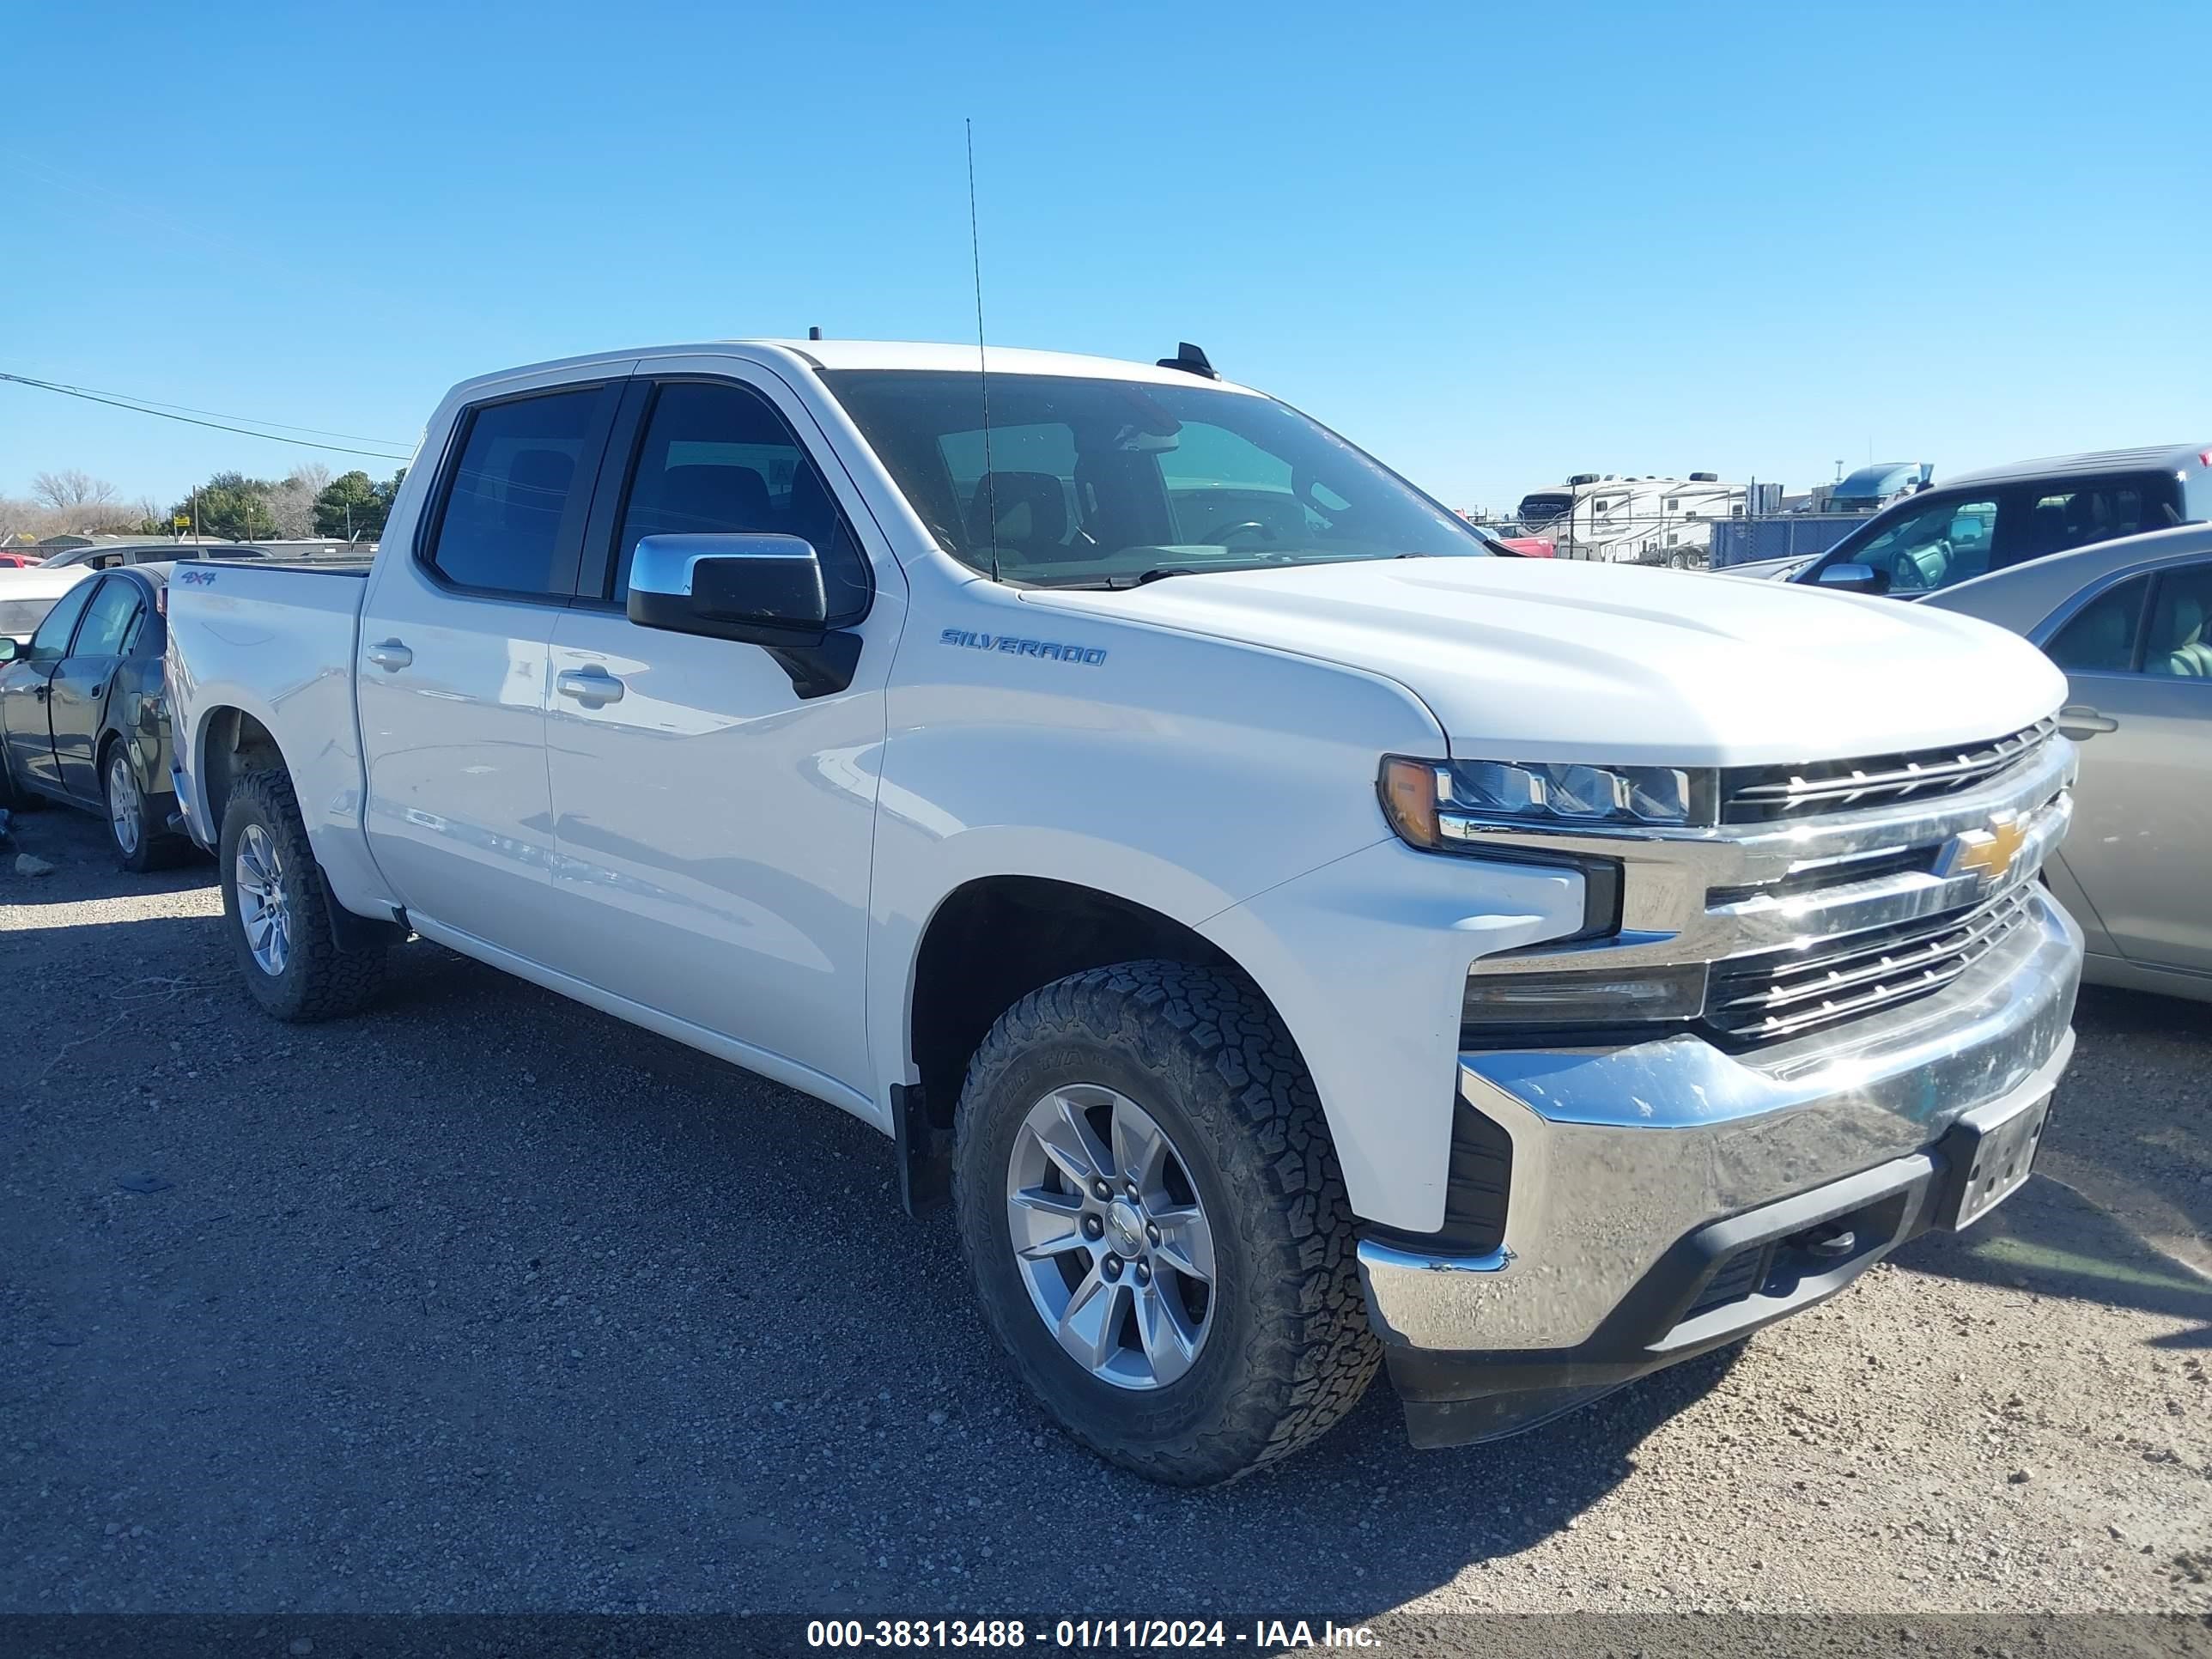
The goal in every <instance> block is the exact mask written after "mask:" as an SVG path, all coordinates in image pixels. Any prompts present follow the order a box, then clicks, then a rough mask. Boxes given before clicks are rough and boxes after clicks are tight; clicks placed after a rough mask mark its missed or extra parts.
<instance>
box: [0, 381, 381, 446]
mask: <svg viewBox="0 0 2212 1659" xmlns="http://www.w3.org/2000/svg"><path fill="white" fill-rule="evenodd" d="M15 378H17V377H15V376H13V375H10V376H9V379H11V380H13V379H15ZM50 384H52V386H54V387H55V388H56V389H57V390H59V391H64V392H83V393H85V394H86V395H87V396H88V397H94V398H120V399H122V400H123V401H124V402H125V403H128V404H144V405H145V406H146V407H147V408H149V409H180V410H183V411H184V412H185V414H187V415H205V416H209V417H210V418H211V419H213V420H217V421H243V422H246V424H247V425H248V426H273V427H275V428H276V430H278V431H279V432H312V433H313V434H314V435H315V436H317V437H318V438H356V439H358V440H360V441H362V443H365V444H382V445H385V446H386V447H390V448H392V449H404V448H406V447H408V446H407V445H406V444H405V443H404V442H402V441H400V440H399V439H398V438H378V437H373V436H371V435H369V434H368V433H366V432H333V431H331V429H330V428H328V427H321V426H294V425H292V424H291V423H290V422H286V421H264V420H262V419H260V418H259V417H258V416H252V415H227V414H225V413H224V412H223V411H222V410H219V409H195V408H193V407H192V405H191V404H165V403H163V402H162V401H161V399H160V398H141V397H138V396H137V395H135V394H134V393H131V392H103V391H101V390H100V388H99V387H97V386H63V385H62V384H61V383H60V382H59V381H53V382H51V383H50Z"/></svg>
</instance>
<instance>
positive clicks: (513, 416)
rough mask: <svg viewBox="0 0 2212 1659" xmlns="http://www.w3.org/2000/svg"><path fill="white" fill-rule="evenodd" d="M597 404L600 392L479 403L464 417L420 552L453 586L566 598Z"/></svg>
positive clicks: (586, 494)
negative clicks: (433, 523) (441, 498)
mask: <svg viewBox="0 0 2212 1659" xmlns="http://www.w3.org/2000/svg"><path fill="white" fill-rule="evenodd" d="M605 397H606V391H605V387H602V386H589V387H585V388H582V389H580V390H577V391H574V392H552V393H549V394H547V395H545V396H542V397H536V398H517V399H516V400H514V401H513V402H512V403H504V404H485V405H484V406H483V408H481V409H478V410H474V411H473V412H472V413H471V415H470V416H468V429H467V431H466V432H465V434H464V435H463V436H462V440H461V453H460V459H459V462H458V463H457V464H456V465H455V467H454V469H453V481H452V483H451V484H450V485H449V486H448V488H447V495H446V500H445V504H444V507H442V509H441V512H440V514H439V520H438V526H437V530H436V533H435V538H434V539H433V540H432V541H431V543H430V544H429V550H428V560H429V562H430V564H431V566H432V568H434V569H435V570H436V571H437V573H438V574H440V575H441V576H443V577H444V578H445V579H446V580H447V581H449V582H452V583H453V584H454V585H455V586H460V587H474V588H481V589H484V590H487V591H489V592H495V593H513V594H518V595H521V596H523V597H526V598H532V599H549V598H558V599H566V598H568V595H569V593H570V591H571V590H572V589H573V587H574V550H575V548H576V546H577V545H578V544H579V542H578V532H579V531H580V521H581V519H582V515H583V510H584V508H585V507H586V506H588V505H589V501H590V496H591V478H592V472H593V471H594V470H595V469H596V468H597V466H598V465H599V455H598V453H596V451H594V452H593V453H591V454H588V455H587V454H586V453H585V451H586V447H587V445H589V444H591V443H592V442H594V441H596V439H597V435H598V434H599V430H600V428H599V416H600V414H601V410H602V407H603V404H604V402H605Z"/></svg>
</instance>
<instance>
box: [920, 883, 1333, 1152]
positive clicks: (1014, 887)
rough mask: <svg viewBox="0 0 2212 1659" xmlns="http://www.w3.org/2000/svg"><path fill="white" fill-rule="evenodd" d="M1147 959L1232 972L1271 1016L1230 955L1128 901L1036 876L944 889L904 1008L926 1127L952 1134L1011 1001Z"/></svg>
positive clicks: (926, 927) (1262, 992) (925, 930)
mask: <svg viewBox="0 0 2212 1659" xmlns="http://www.w3.org/2000/svg"><path fill="white" fill-rule="evenodd" d="M1146 960H1153V961H1166V962H1185V963H1192V964H1194V965H1198V966H1203V967H1207V968H1211V969H1215V970H1217V971H1218V972H1221V973H1225V974H1227V975H1231V976H1233V977H1234V978H1236V979H1237V980H1239V981H1243V983H1245V984H1247V985H1249V986H1251V987H1252V988H1253V989H1254V991H1255V992H1256V993H1257V994H1259V996H1260V997H1261V999H1262V1000H1265V1001H1267V1004H1268V1008H1269V1012H1271V1013H1276V1016H1277V1018H1278V1019H1279V1018H1280V1015H1279V1012H1277V1011H1276V1010H1275V1008H1274V1005H1273V1000H1272V999H1269V998H1268V997H1267V989H1266V987H1264V986H1261V985H1260V984H1259V983H1258V982H1257V981H1255V979H1254V978H1253V976H1252V975H1250V974H1249V972H1247V971H1246V970H1245V969H1244V967H1243V964H1242V963H1239V962H1237V959H1236V958H1235V957H1232V956H1231V955H1230V954H1229V952H1228V951H1225V950H1224V949H1222V947H1221V946H1219V945H1216V944H1215V943H1213V942H1212V940H1210V939H1206V937H1205V936H1204V935H1202V934H1201V933H1199V932H1198V930H1197V929H1196V928H1195V927H1192V926H1190V925H1189V924H1188V922H1185V921H1179V920H1178V919H1176V917H1174V916H1172V915H1168V914H1167V913H1166V912H1164V911H1162V910H1159V909H1156V908H1153V907H1152V906H1150V905H1148V904H1145V903H1143V902H1139V901H1138V900H1136V899H1132V898H1129V897H1127V896H1123V895H1121V894H1118V893H1109V892H1107V891H1105V890H1103V889H1100V888H1097V887H1092V886H1089V885H1087V884H1084V883H1081V882H1076V881H1069V880H1064V879H1060V878H1054V877H1048V876H1035V875H991V876H979V877H975V878H971V879H969V880H968V881H965V882H963V883H962V884H959V885H958V886H957V887H955V888H954V889H953V890H951V891H950V892H949V893H947V894H945V896H944V897H943V899H942V900H940V901H939V903H938V905H937V907H936V908H935V909H934V910H933V912H932V913H931V915H930V917H929V919H928V921H927V922H926V923H924V924H923V927H922V929H921V933H920V936H919V938H918V939H917V942H916V945H915V951H914V955H913V963H912V967H911V969H910V971H909V974H908V995H907V1002H906V1009H905V1023H904V1033H903V1035H904V1039H905V1049H906V1054H907V1057H908V1060H909V1061H910V1063H911V1064H912V1066H913V1067H914V1069H915V1073H917V1074H918V1075H919V1076H920V1078H921V1096H922V1099H923V1101H924V1102H925V1103H927V1122H928V1126H929V1127H931V1128H933V1129H935V1130H938V1131H945V1130H949V1128H950V1127H951V1122H952V1109H953V1105H954V1103H955V1102H957V1100H958V1098H959V1095H960V1090H961V1086H962V1083H963V1079H965V1077H966V1074H967V1069H968V1062H969V1060H970V1059H971V1058H972V1057H973V1056H974V1054H975V1050H976V1048H978V1047H980V1046H981V1043H982V1041H983V1038H984V1037H985V1036H987V1034H988V1032H989V1031H990V1029H991V1027H992V1026H993V1024H995V1023H996V1022H997V1020H998V1018H999V1017H1000V1015H1001V1014H1003V1013H1005V1012H1006V1010H1007V1009H1009V1008H1011V1007H1012V1006H1014V1004H1015V1003H1017V1002H1018V1001H1020V1000H1021V999H1022V998H1024V996H1026V995H1028V994H1030V992H1031V991H1034V990H1036V989H1038V988H1039V987H1042V986H1046V985H1049V984H1051V983H1053V982H1054V981H1055V980H1060V979H1065V978H1066V977H1067V976H1068V975H1071V974H1079V973H1082V972H1085V970H1087V969H1092V968H1104V967H1109V966H1111V965H1113V964H1114V963H1121V962H1136V961H1146ZM1285 1035H1286V1036H1288V1035H1289V1033H1288V1031H1287V1028H1286V1030H1285ZM1292 1041H1293V1042H1295V1039H1292ZM902 1138H903V1137H902Z"/></svg>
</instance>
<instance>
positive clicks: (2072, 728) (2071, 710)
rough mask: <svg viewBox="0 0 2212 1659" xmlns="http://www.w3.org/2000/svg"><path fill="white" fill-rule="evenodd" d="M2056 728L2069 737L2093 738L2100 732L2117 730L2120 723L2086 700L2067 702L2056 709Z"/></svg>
mask: <svg viewBox="0 0 2212 1659" xmlns="http://www.w3.org/2000/svg"><path fill="white" fill-rule="evenodd" d="M2058 729H2059V731H2060V732H2063V733H2064V734H2065V735H2066V736H2068V737H2069V738H2093V737H2095V736H2096V735H2097V733H2098V732H2117V731H2118V730H2119V729H2120V723H2119V722H2118V720H2113V719H2112V718H2111V716H2109V715H2106V714H2099V713H2098V712H2097V711H2096V710H2095V709H2093V708H2090V707H2089V705H2088V704H2087V703H2086V702H2069V703H2068V704H2067V705H2066V706H2065V707H2064V708H2062V709H2060V710H2059V711H2058Z"/></svg>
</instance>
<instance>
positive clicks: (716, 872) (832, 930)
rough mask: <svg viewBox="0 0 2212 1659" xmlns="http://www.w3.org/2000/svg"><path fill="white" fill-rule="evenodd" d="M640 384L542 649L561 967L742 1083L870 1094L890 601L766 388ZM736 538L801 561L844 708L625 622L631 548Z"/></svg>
mask: <svg viewBox="0 0 2212 1659" xmlns="http://www.w3.org/2000/svg"><path fill="white" fill-rule="evenodd" d="M655 368H656V369H657V370H658V371H659V372H658V373H657V374H656V376H655V377H654V379H653V380H642V379H641V380H639V381H638V382H637V383H636V384H635V391H634V392H633V398H632V404H631V406H630V407H629V409H628V410H626V419H625V422H624V423H623V428H619V429H620V430H623V431H625V432H626V433H629V434H634V435H635V436H634V437H626V438H618V439H617V446H616V449H617V453H616V455H615V456H613V457H611V459H610V461H609V465H608V468H607V472H608V481H607V483H604V484H603V485H602V486H601V489H600V495H601V497H602V501H603V504H604V510H598V509H595V511H594V513H593V522H594V526H596V528H595V533H594V538H593V542H592V545H591V546H590V547H589V548H588V549H587V552H586V562H585V569H586V573H587V574H586V581H585V586H586V590H587V592H586V593H585V594H583V595H580V597H579V598H578V600H577V603H576V605H574V607H573V608H572V609H570V610H569V611H567V612H566V613H565V614H564V615H563V616H562V617H561V618H560V621H559V623H558V625H557V628H556V632H555V634H554V637H553V652H552V658H553V661H552V667H553V678H554V696H553V697H552V699H551V702H550V713H549V714H548V717H547V724H546V741H547V750H548V758H549V762H550V768H551V772H552V791H553V809H554V824H555V835H554V839H555V852H556V859H555V863H554V879H553V890H554V896H555V901H556V909H557V913H558V915H559V917H560V919H561V921H562V926H561V927H560V928H559V930H558V933H559V938H558V946H559V948H560V949H561V950H562V952H563V955H562V965H563V966H564V967H565V969H566V971H567V972H568V973H570V974H572V975H574V976H575V977H577V978H579V979H581V980H584V981H586V982H588V983H591V984H593V985H596V986H598V987H600V988H602V989H604V990H606V991H609V992H611V993H613V994H616V995H618V996H620V997H623V998H624V999H625V1000H629V1001H632V1002H635V1003H641V1004H643V1005H644V1006H647V1007H648V1008H650V1009H652V1010H653V1011H655V1012H658V1013H660V1014H663V1015H666V1016H670V1017H672V1018H676V1019H678V1020H681V1021H682V1022H684V1024H686V1025H688V1026H690V1027H693V1028H695V1029H696V1030H704V1031H707V1032H709V1033H712V1034H714V1036H720V1037H723V1038H726V1039H729V1040H731V1041H732V1042H737V1043H739V1044H742V1045H743V1046H744V1048H745V1049H746V1050H747V1051H749V1052H748V1053H747V1054H746V1055H745V1056H744V1057H745V1058H747V1059H749V1060H752V1061H753V1062H754V1063H756V1064H763V1062H764V1061H765V1062H772V1061H774V1060H782V1061H784V1062H786V1066H785V1067H783V1068H778V1067H777V1066H775V1065H774V1064H773V1063H768V1064H766V1065H765V1066H764V1068H765V1069H769V1070H771V1071H778V1070H779V1069H781V1075H783V1076H784V1077H785V1078H786V1079H787V1080H790V1081H794V1082H799V1083H801V1084H802V1085H804V1084H805V1083H806V1081H807V1080H808V1079H807V1078H806V1077H802V1076H798V1075H795V1074H794V1073H793V1070H792V1069H790V1068H797V1069H798V1071H799V1072H803V1073H807V1074H810V1075H811V1076H812V1077H826V1078H829V1079H835V1080H837V1081H839V1082H842V1083H843V1084H845V1085H848V1086H851V1087H855V1088H857V1089H859V1090H860V1092H862V1093H864V1094H865V1093H866V1092H868V1090H867V1085H866V1079H867V1077H868V1075H869V1067H868V1064H867V1058H866V1047H867V1045H866V1016H865V1011H866V997H865V995H864V994H863V975H864V970H865V968H866V951H867V915H868V909H867V907H868V872H869V861H870V852H871V847H872V838H873V830H874V822H875V765H876V756H877V754H878V751H879V750H880V747H881V745H882V743H883V739H884V677H885V674H886V672H887V671H888V670H889V667H890V658H891V652H892V647H893V646H894V645H895V644H896V636H897V629H898V623H899V619H900V617H901V615H902V611H903V606H902V604H901V602H900V601H902V599H903V597H904V584H903V580H902V578H901V577H900V576H899V575H898V574H897V567H896V562H894V561H893V560H892V558H891V557H890V550H889V548H888V546H887V545H884V544H882V541H881V537H880V534H879V532H878V531H877V530H876V528H875V526H874V523H873V521H872V520H871V519H870V518H869V517H868V515H867V513H866V510H865V509H864V508H862V507H861V506H860V501H859V497H858V495H857V493H856V492H854V491H853V489H851V486H850V483H849V481H848V480H847V479H846V478H845V477H844V476H843V474H842V469H841V468H840V467H839V466H838V465H837V463H836V459H835V458H834V457H833V456H832V455H830V454H829V451H828V448H827V446H826V445H824V444H823V442H822V440H821V434H820V432H819V430H818V428H816V427H815V426H814V424H813V422H812V420H811V416H809V415H808V414H807V412H806V410H805V407H804V405H802V404H800V403H799V401H798V399H797V398H795V397H794V396H793V394H792V392H790V390H789V389H788V388H787V387H786V386H784V385H783V384H782V382H781V380H779V379H778V378H777V377H776V376H775V374H773V373H772V372H770V371H769V370H767V369H764V368H757V367H754V366H752V365H749V364H744V363H740V362H737V361H735V360H733V359H729V358H720V357H714V358H702V359H697V360H685V361H678V362H669V363H666V364H665V365H663V364H656V365H655ZM742 531H756V532H757V531H766V532H781V533H784V534H790V535H797V536H801V537H804V538H805V539H806V540H808V541H809V542H811V544H813V545H814V546H815V548H816V550H817V551H818V552H819V553H820V555H821V556H822V561H823V575H824V578H825V582H826V584H827V591H828V593H829V604H830V609H831V613H832V615H833V616H835V617H839V618H840V619H841V620H842V623H843V625H844V626H846V627H848V628H849V629H852V630H853V631H854V632H857V633H858V634H860V636H861V639H862V647H861V652H860V665H859V668H858V671H857V673H856V675H855V678H854V681H853V683H852V684H851V685H850V686H849V687H848V688H847V689H846V690H842V691H839V692H833V693H830V694H829V695H827V696H817V697H813V698H811V699H802V698H801V697H800V696H799V695H798V693H797V692H796V691H795V690H793V684H792V679H791V676H790V675H789V673H788V672H787V671H786V670H785V669H784V668H783V667H782V666H781V665H779V664H778V662H777V661H776V659H775V658H774V657H773V656H771V655H770V654H769V652H768V651H767V650H765V649H763V647H760V646H757V645H746V644H740V643H738V642H736V641H730V640H721V639H708V638H702V637H700V636H698V635H688V634H676V633H671V632H668V631H666V630H665V629H649V628H641V627H640V626H638V625H637V624H635V623H632V622H631V621H630V620H629V617H628V615H627V614H626V612H625V610H624V604H625V601H626V599H627V596H628V592H629V563H630V559H631V556H632V555H633V554H634V552H635V548H636V545H637V543H638V540H639V538H641V537H642V536H645V535H648V534H653V533H656V532H706V533H712V532H742ZM595 571H603V573H604V574H598V575H597V576H596V577H595V576H594V575H593V574H592V573H594V572H595ZM879 577H880V580H878V578H879Z"/></svg>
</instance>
